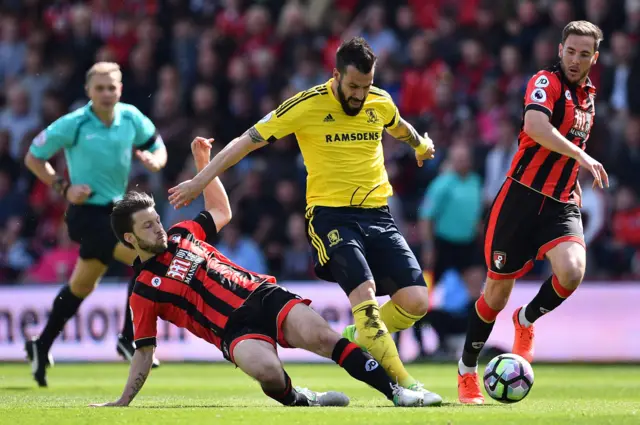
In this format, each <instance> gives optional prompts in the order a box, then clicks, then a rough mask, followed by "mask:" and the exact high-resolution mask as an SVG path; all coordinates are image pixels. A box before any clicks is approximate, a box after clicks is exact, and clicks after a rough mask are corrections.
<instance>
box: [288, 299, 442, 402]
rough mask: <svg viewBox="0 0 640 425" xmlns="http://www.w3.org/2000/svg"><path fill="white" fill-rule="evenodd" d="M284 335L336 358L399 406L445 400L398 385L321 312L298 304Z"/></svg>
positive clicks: (292, 342)
mask: <svg viewBox="0 0 640 425" xmlns="http://www.w3.org/2000/svg"><path fill="white" fill-rule="evenodd" d="M283 335H284V339H285V340H286V343H287V345H290V346H292V347H298V348H302V349H305V350H308V351H311V352H313V353H316V354H318V355H320V356H323V357H326V358H330V359H332V360H333V361H334V362H336V363H337V364H338V365H340V366H341V367H342V368H343V369H345V370H346V371H347V373H349V375H351V376H352V377H353V378H355V379H357V380H359V381H362V382H364V383H366V384H368V385H370V386H371V387H373V388H375V389H376V390H378V391H380V392H381V393H382V394H384V395H385V396H386V397H387V399H389V400H391V401H393V403H394V404H395V405H396V406H402V407H415V406H423V405H437V404H441V403H442V398H441V397H440V396H439V395H437V394H434V393H429V394H428V395H425V394H423V393H422V392H418V391H412V390H408V389H406V388H403V387H401V386H400V385H397V384H396V383H395V382H393V381H392V380H391V379H390V378H389V376H388V375H387V373H386V371H385V370H384V368H382V367H380V365H379V363H378V362H377V361H376V360H375V359H374V358H373V357H372V356H371V355H370V354H369V353H366V352H364V351H362V350H361V349H360V347H358V345H357V344H355V343H353V342H350V341H349V340H347V339H346V338H342V337H341V336H340V335H339V334H338V333H337V332H335V331H333V330H332V329H331V328H330V327H329V324H328V323H327V322H326V321H325V320H324V319H323V318H322V317H321V316H320V315H319V314H318V313H316V312H315V311H314V310H313V309H311V308H310V307H308V306H306V305H303V304H298V305H296V306H294V307H293V308H292V309H291V311H290V312H289V314H288V315H287V317H286V319H285V320H284V324H283Z"/></svg>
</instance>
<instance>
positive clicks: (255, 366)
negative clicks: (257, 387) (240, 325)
mask: <svg viewBox="0 0 640 425" xmlns="http://www.w3.org/2000/svg"><path fill="white" fill-rule="evenodd" d="M232 347H233V348H232V350H233V351H232V353H231V354H232V356H233V361H234V363H235V364H236V365H237V366H238V367H239V368H240V369H241V370H242V371H243V372H244V373H246V374H247V375H249V376H251V377H252V378H254V379H256V380H257V381H259V382H261V383H271V384H274V383H282V384H283V385H284V373H283V368H282V363H281V362H280V359H279V358H278V353H277V352H276V348H275V346H274V345H273V343H272V342H268V341H265V340H263V339H253V338H246V339H242V340H240V341H238V342H237V343H235V344H234V345H232Z"/></svg>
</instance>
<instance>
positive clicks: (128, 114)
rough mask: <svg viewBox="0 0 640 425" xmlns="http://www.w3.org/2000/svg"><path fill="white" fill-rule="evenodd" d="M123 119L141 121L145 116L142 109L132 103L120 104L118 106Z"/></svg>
mask: <svg viewBox="0 0 640 425" xmlns="http://www.w3.org/2000/svg"><path fill="white" fill-rule="evenodd" d="M116 108H118V110H119V112H120V114H122V118H129V119H139V118H141V117H143V116H144V114H143V113H142V112H140V109H138V108H137V107H136V106H134V105H132V104H130V103H124V102H118V103H117V105H116Z"/></svg>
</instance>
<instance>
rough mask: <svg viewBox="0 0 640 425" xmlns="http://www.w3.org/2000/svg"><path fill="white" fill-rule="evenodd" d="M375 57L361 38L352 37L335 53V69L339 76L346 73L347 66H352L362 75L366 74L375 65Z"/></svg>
mask: <svg viewBox="0 0 640 425" xmlns="http://www.w3.org/2000/svg"><path fill="white" fill-rule="evenodd" d="M376 59H377V57H376V55H375V54H374V53H373V50H371V47H370V46H369V44H368V43H367V42H366V41H365V39H364V38H362V37H354V38H352V39H351V40H348V41H344V42H343V43H342V44H341V45H340V47H339V48H338V51H337V52H336V68H337V69H338V71H339V72H340V74H344V73H345V72H346V71H347V67H348V66H349V65H352V66H354V67H355V68H356V69H357V70H358V71H360V72H362V73H363V74H368V73H370V72H371V70H372V69H373V66H374V65H375V64H376Z"/></svg>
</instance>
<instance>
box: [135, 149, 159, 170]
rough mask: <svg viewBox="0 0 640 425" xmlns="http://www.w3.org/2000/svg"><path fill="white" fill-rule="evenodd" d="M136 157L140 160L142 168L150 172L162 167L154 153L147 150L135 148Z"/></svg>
mask: <svg viewBox="0 0 640 425" xmlns="http://www.w3.org/2000/svg"><path fill="white" fill-rule="evenodd" d="M136 158H138V160H140V162H141V163H142V165H143V166H144V168H146V169H147V170H149V171H151V172H152V173H157V172H158V171H160V170H161V169H162V165H161V164H160V162H159V161H158V160H157V159H156V157H155V155H154V154H152V153H151V152H149V151H141V150H136Z"/></svg>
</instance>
